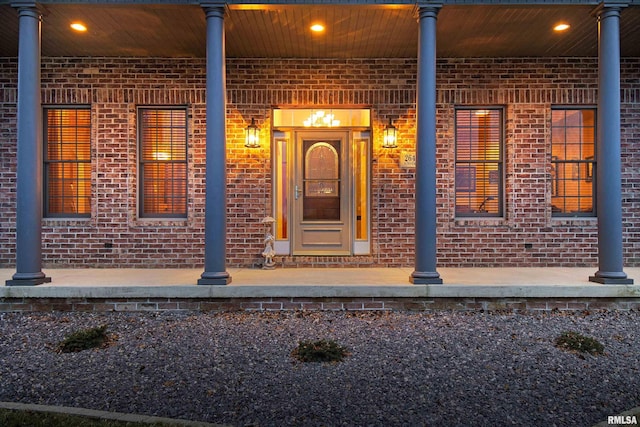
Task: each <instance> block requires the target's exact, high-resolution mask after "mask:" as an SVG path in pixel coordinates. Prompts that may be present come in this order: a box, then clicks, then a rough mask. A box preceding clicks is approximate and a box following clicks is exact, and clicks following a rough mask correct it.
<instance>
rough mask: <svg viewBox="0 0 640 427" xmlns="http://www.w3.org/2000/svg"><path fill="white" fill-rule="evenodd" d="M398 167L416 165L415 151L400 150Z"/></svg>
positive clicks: (406, 167)
mask: <svg viewBox="0 0 640 427" xmlns="http://www.w3.org/2000/svg"><path fill="white" fill-rule="evenodd" d="M400 167H401V168H404V169H408V168H415V167H416V153H413V152H410V151H402V152H401V153H400Z"/></svg>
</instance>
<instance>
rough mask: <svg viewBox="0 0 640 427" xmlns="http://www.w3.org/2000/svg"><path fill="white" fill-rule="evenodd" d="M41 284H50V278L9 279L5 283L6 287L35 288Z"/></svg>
mask: <svg viewBox="0 0 640 427" xmlns="http://www.w3.org/2000/svg"><path fill="white" fill-rule="evenodd" d="M43 283H51V277H46V276H44V277H36V278H29V279H15V278H14V279H11V280H7V281H6V282H5V285H6V286H37V285H42V284H43Z"/></svg>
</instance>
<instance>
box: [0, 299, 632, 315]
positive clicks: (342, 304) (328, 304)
mask: <svg viewBox="0 0 640 427" xmlns="http://www.w3.org/2000/svg"><path fill="white" fill-rule="evenodd" d="M283 310H284V311H292V310H327V311H342V310H346V311H363V310H364V311H425V312H430V311H441V310H452V311H480V310H484V311H500V312H509V313H521V312H551V311H562V312H574V311H585V310H640V298H390V297H386V298H377V297H376V298H362V297H358V298H334V297H332V298H283V297H279V298H215V299H197V298H4V299H0V312H49V311H65V312H73V311H88V312H109V311H153V312H168V311H202V312H225V311H283Z"/></svg>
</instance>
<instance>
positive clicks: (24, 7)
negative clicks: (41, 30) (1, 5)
mask: <svg viewBox="0 0 640 427" xmlns="http://www.w3.org/2000/svg"><path fill="white" fill-rule="evenodd" d="M11 7H13V8H14V9H17V10H18V14H20V15H26V16H28V15H32V16H33V17H35V18H38V19H40V18H42V13H43V12H42V6H40V3H36V2H34V1H14V2H11Z"/></svg>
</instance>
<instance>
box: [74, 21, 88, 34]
mask: <svg viewBox="0 0 640 427" xmlns="http://www.w3.org/2000/svg"><path fill="white" fill-rule="evenodd" d="M71 29H73V30H75V31H79V32H85V31H87V26H86V25H84V24H83V23H82V22H74V23H73V24H71Z"/></svg>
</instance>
